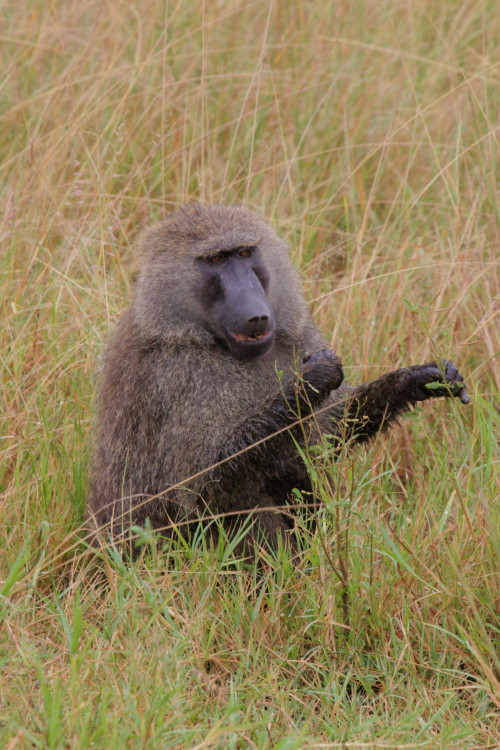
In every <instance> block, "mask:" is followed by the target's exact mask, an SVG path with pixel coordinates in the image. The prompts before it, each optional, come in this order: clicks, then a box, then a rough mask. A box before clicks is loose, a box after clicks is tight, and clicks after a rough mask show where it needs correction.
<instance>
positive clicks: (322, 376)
mask: <svg viewBox="0 0 500 750" xmlns="http://www.w3.org/2000/svg"><path fill="white" fill-rule="evenodd" d="M300 376H301V378H302V380H303V381H304V383H306V387H307V386H309V387H308V388H307V392H308V395H309V396H310V397H312V394H311V390H312V391H313V392H316V393H318V394H320V396H321V398H324V397H325V396H327V395H328V394H329V393H330V391H333V390H335V389H336V388H338V387H339V386H340V384H341V383H342V381H343V380H344V372H343V370H342V362H341V361H340V357H339V356H338V355H337V354H336V353H335V352H334V351H333V349H320V351H319V352H315V353H314V354H310V355H307V356H306V357H304V361H303V365H302V369H301V372H300ZM314 400H316V399H314Z"/></svg>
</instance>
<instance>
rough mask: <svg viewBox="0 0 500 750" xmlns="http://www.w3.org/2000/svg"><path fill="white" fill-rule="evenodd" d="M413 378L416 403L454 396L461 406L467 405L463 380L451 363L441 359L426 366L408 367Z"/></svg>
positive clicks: (467, 397)
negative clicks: (416, 393) (416, 394)
mask: <svg viewBox="0 0 500 750" xmlns="http://www.w3.org/2000/svg"><path fill="white" fill-rule="evenodd" d="M410 372H411V373H412V375H413V376H414V377H413V378H412V379H413V386H414V387H416V389H417V392H418V396H417V397H416V398H415V400H417V401H424V400H425V399H427V398H437V397H440V396H454V397H456V398H459V399H460V401H461V402H462V403H463V404H468V403H469V396H468V394H467V391H466V389H465V385H464V379H463V377H462V375H461V374H460V372H459V371H458V370H457V368H456V367H455V365H454V364H453V362H449V361H448V360H447V359H441V360H440V361H439V362H428V363H427V364H426V365H419V366H417V367H410Z"/></svg>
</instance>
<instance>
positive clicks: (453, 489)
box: [0, 0, 500, 750]
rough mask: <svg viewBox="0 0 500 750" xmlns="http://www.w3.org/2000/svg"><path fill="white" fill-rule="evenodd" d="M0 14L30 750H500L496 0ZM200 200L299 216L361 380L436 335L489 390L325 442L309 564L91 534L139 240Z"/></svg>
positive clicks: (15, 623)
mask: <svg viewBox="0 0 500 750" xmlns="http://www.w3.org/2000/svg"><path fill="white" fill-rule="evenodd" d="M0 13H1V17H2V26H1V30H0V41H1V47H2V53H1V55H2V87H1V93H0V97H1V98H0V102H1V104H0V125H1V133H2V138H1V142H0V149H1V151H0V153H1V159H0V208H1V211H0V213H1V214H2V216H3V218H2V220H1V221H0V234H1V244H0V248H1V249H0V264H1V265H0V272H1V276H0V278H1V282H0V283H1V294H0V308H1V316H2V326H1V330H0V366H1V370H0V372H1V375H0V388H1V401H2V407H3V408H2V413H1V415H0V457H1V458H0V491H1V504H0V632H1V640H0V669H1V685H2V688H1V691H0V745H1V746H2V747H5V748H9V749H13V748H31V747H40V748H67V747H71V748H86V747H102V748H114V747H120V748H121V747H148V748H150V747H151V748H167V747H172V748H198V749H200V750H201V748H247V747H248V748H261V749H262V750H263V749H264V748H266V749H270V748H275V749H276V750H278V748H279V749H280V750H284V749H285V748H287V749H289V748H334V747H339V748H340V747H345V748H366V747H381V748H384V747H385V748H396V747H401V748H422V747H428V748H452V747H456V748H465V747H467V748H497V747H498V746H499V744H500V711H499V709H500V659H499V656H498V654H499V630H500V618H499V591H500V586H499V583H500V577H499V548H500V539H499V525H500V524H499V521H500V517H499V503H498V497H499V494H500V464H499V450H498V435H499V427H500V417H499V403H500V395H499V394H500V368H499V366H498V364H499V351H500V347H499V339H500V337H499V333H498V332H499V330H500V325H499V310H500V307H499V300H500V275H499V250H498V247H499V240H500V216H499V209H498V188H497V185H498V179H499V173H498V171H499V170H498V165H499V159H498V139H499V126H498V122H499V116H500V60H499V57H498V50H499V49H500V18H499V16H498V12H497V7H496V4H495V3H494V2H492V1H491V2H490V1H489V0H481V2H479V1H477V2H464V3H460V4H458V5H457V4H456V3H453V2H452V1H451V0H444V2H441V3H433V2H431V1H430V0H421V2H418V3H410V2H408V3H392V2H386V3H377V2H375V0H359V2H356V3H336V4H333V3H332V4H330V3H321V2H319V1H318V0H310V1H309V2H308V1H306V0H302V1H301V2H297V3H286V2H283V1H282V0H274V2H271V0H255V1H253V0H250V2H241V1H240V0H235V2H233V3H222V2H214V3H195V2H191V1H189V0H188V1H186V0H184V2H168V1H167V0H165V2H164V3H157V2H151V0H145V2H142V3H140V4H139V3H137V2H135V0H118V2H111V3H102V2H94V0H89V2H85V3H81V2H77V1H76V0H64V2H62V1H61V0H53V1H52V2H51V3H44V2H39V1H38V0H18V2H11V0H6V2H4V3H2V5H1V8H0ZM194 198H196V199H201V200H207V201H218V200H223V201H227V202H229V201H232V200H242V201H244V202H245V203H247V204H249V205H251V206H254V207H256V208H257V209H259V210H260V211H261V212H262V213H263V214H264V215H265V216H268V217H269V218H270V220H271V221H272V222H273V223H274V224H275V225H276V226H277V227H278V228H279V231H280V232H281V234H282V235H283V236H284V237H286V239H287V240H288V241H289V243H290V245H291V248H292V253H293V257H294V260H295V262H296V263H297V265H298V267H299V268H300V271H301V274H302V278H303V280H304V285H305V290H306V294H307V297H308V299H309V300H310V304H311V308H312V310H313V313H314V316H315V319H316V320H317V322H318V323H319V324H320V325H321V327H322V329H323V330H324V332H325V334H326V335H327V336H328V338H329V339H330V340H331V342H332V345H333V346H334V347H335V348H336V350H337V351H338V352H339V353H340V355H341V357H342V359H343V362H344V366H345V371H346V373H347V376H348V379H349V380H350V381H352V382H356V381H358V382H360V381H362V380H366V379H369V378H372V377H375V376H377V375H378V374H380V373H382V372H385V371H387V370H389V369H394V368H395V367H397V366H400V365H402V364H412V363H419V362H425V361H428V360H429V359H432V358H433V357H434V356H435V355H436V354H437V355H444V356H447V357H449V358H451V359H453V360H454V361H455V362H456V363H457V364H458V365H459V367H460V369H461V371H462V372H463V374H464V376H465V378H466V381H467V386H468V389H469V392H470V393H471V397H472V398H471V405H470V406H469V407H467V408H462V407H461V405H460V404H457V403H455V402H451V401H449V402H448V401H447V402H442V401H441V402H436V403H434V404H432V405H430V404H429V405H428V406H426V407H425V408H423V409H419V410H417V411H415V412H413V413H411V414H409V415H408V416H407V417H406V418H404V419H403V420H402V423H401V425H400V427H399V428H397V429H396V430H394V431H393V432H392V433H391V435H390V436H389V437H385V438H383V439H382V438H381V439H378V440H377V441H376V443H374V444H373V445H372V446H370V447H369V449H367V450H365V451H362V452H357V453H354V454H352V455H350V456H349V457H347V456H346V457H345V458H344V459H343V460H341V461H340V462H339V463H338V464H337V465H333V466H332V465H331V459H330V457H329V455H328V451H327V450H324V451H322V450H318V451H316V453H315V454H314V455H313V456H312V458H311V460H312V462H313V464H314V465H313V468H314V471H315V472H316V486H317V492H318V493H319V494H320V495H321V497H322V499H323V501H324V507H323V509H322V511H321V515H320V523H319V532H318V534H317V535H316V536H314V537H313V538H310V539H309V538H306V537H307V533H306V532H304V552H303V556H302V559H301V562H300V564H299V565H298V566H296V567H294V566H293V565H292V564H291V563H290V560H289V559H288V558H287V555H286V553H284V552H281V553H279V554H278V555H277V557H276V559H274V560H269V561H268V564H266V565H265V566H264V568H263V569H254V568H252V566H245V565H243V564H241V562H239V561H238V560H237V559H235V557H234V555H231V542H227V543H226V544H224V543H221V544H220V546H219V547H218V548H217V549H212V548H211V547H210V546H209V545H207V544H205V540H204V538H203V535H201V534H200V535H199V536H198V538H197V539H196V540H195V542H194V543H193V546H192V547H191V548H188V549H185V548H183V547H182V546H179V545H173V546H171V548H169V549H168V550H166V551H165V552H164V554H162V555H158V554H156V553H155V552H154V551H149V552H147V550H146V551H145V554H144V556H143V558H142V559H141V560H140V561H139V562H138V563H136V564H134V565H132V564H126V563H124V562H123V561H122V559H121V558H120V556H119V554H118V553H117V552H116V550H114V549H112V548H110V549H109V550H108V553H107V554H106V556H104V557H102V558H96V556H95V555H94V554H91V553H89V552H88V551H87V550H86V549H85V547H84V546H83V545H82V543H81V541H80V539H79V535H78V528H79V525H80V523H81V521H82V517H83V507H84V500H85V483H86V472H87V463H88V455H89V445H90V427H91V418H92V417H91V415H92V409H93V407H92V399H93V393H94V390H95V375H94V373H95V369H96V364H97V361H98V355H99V351H100V350H101V346H102V343H103V340H104V339H105V337H106V336H107V333H108V331H109V328H110V325H111V324H112V322H113V321H114V320H115V319H116V317H117V315H118V314H119V312H120V311H121V310H122V309H123V308H124V306H125V305H126V302H127V299H128V298H129V295H130V279H131V277H132V274H133V271H134V268H135V267H136V263H137V259H136V258H135V255H134V250H133V241H134V237H135V236H136V234H137V232H138V231H139V230H140V229H141V228H142V227H143V226H145V225H147V224H149V223H150V222H151V221H153V220H155V219H157V218H159V217H161V216H162V215H164V213H165V212H168V211H169V210H170V209H172V208H173V207H175V206H176V205H178V204H179V203H181V202H184V201H186V200H190V199H194ZM332 474H333V477H334V479H333V482H332V487H333V489H332V487H330V484H329V483H328V476H332ZM146 536H147V535H146Z"/></svg>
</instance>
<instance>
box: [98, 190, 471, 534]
mask: <svg viewBox="0 0 500 750" xmlns="http://www.w3.org/2000/svg"><path fill="white" fill-rule="evenodd" d="M140 248H141V253H142V268H141V271H140V273H139V276H138V278H137V280H136V283H135V289H134V296H133V301H132V304H131V306H130V307H129V308H128V310H126V312H125V313H124V314H123V315H122V317H121V319H120V320H119V322H118V324H117V326H116V328H115V329H114V332H113V333H112V336H111V338H110V341H109V343H108V344H107V346H106V348H105V351H104V354H103V357H102V362H101V368H100V375H99V388H98V399H97V419H96V425H95V435H94V450H93V458H92V464H91V481H90V491H89V496H88V503H87V512H88V516H89V518H90V519H91V520H92V522H93V525H94V526H95V527H97V528H99V529H100V533H101V537H102V536H104V537H105V538H107V536H109V535H111V536H112V537H113V538H114V539H115V540H120V539H123V538H127V536H128V534H129V532H130V528H131V526H133V525H139V526H144V524H145V523H146V519H147V518H148V519H149V522H150V523H151V525H152V527H153V528H154V529H156V530H161V533H163V534H164V535H168V534H169V533H172V529H173V527H174V526H176V527H177V529H179V530H181V531H182V533H185V534H187V533H188V530H189V528H190V525H192V524H191V522H193V521H195V520H196V519H199V518H200V517H202V516H205V517H206V516H207V514H210V515H213V514H230V515H228V520H227V523H229V524H230V525H234V524H235V519H237V517H238V516H237V514H238V513H242V514H243V515H244V514H245V512H247V514H246V515H248V511H251V510H253V509H255V511H256V512H255V514H253V516H252V517H253V519H254V520H253V523H254V531H255V538H257V536H258V538H259V540H260V541H262V540H263V539H264V540H265V541H266V543H267V544H269V545H270V546H271V547H275V546H276V544H277V542H278V536H279V535H280V534H281V535H282V536H283V537H284V538H285V537H288V536H290V531H291V529H292V528H293V516H291V514H290V513H289V512H287V511H286V507H287V504H290V503H293V494H292V490H293V488H294V487H296V488H298V489H299V490H302V491H304V492H305V493H307V492H309V491H310V489H311V483H310V479H309V476H308V472H307V468H306V466H305V464H304V462H303V460H302V458H301V457H300V456H299V453H298V451H297V445H296V441H297V442H298V443H299V444H301V443H303V442H304V440H306V439H308V440H312V441H314V440H317V432H316V430H317V426H318V425H319V428H320V430H322V431H324V432H326V433H328V434H331V435H333V436H336V435H340V434H341V435H342V436H343V439H348V440H351V441H355V440H356V441H361V440H366V439H368V438H370V437H371V436H372V435H374V434H375V433H376V432H378V431H379V430H381V429H385V428H387V427H388V426H389V425H390V424H391V423H392V422H393V421H394V420H395V419H396V418H397V416H398V414H400V413H401V412H404V411H405V410H406V409H408V408H409V406H410V405H411V404H414V403H416V402H417V401H421V400H425V399H427V398H430V397H433V396H447V395H458V396H460V397H461V399H462V401H464V402H466V401H467V400H468V399H467V396H466V392H465V389H464V388H463V383H462V377H461V375H460V373H458V371H457V370H456V368H455V367H454V366H453V365H452V364H451V363H449V362H446V361H443V362H442V363H429V364H427V365H422V366H415V367H408V368H402V369H400V370H396V371H394V372H391V373H388V374H386V375H383V376H382V377H380V378H378V379H377V380H375V381H373V382H371V383H368V384H365V385H362V386H358V387H348V386H347V385H346V384H345V383H343V382H342V381H343V374H342V366H341V362H340V360H339V358H338V356H337V355H336V354H335V353H334V352H333V351H331V350H330V349H328V344H327V342H326V340H325V338H324V337H323V335H322V334H321V332H320V331H319V330H318V328H317V326H316V325H315V323H314V322H313V320H312V319H311V316H310V314H309V312H308V309H307V305H306V302H305V300H304V297H303V294H302V291H301V285H300V282H299V278H298V275H297V273H296V271H295V269H294V267H293V265H292V263H291V261H290V258H289V254H288V249H287V246H286V245H285V243H284V242H283V241H282V240H281V239H279V237H278V236H277V235H276V233H275V232H274V231H273V230H272V229H271V228H270V226H269V225H268V224H267V223H266V222H265V221H263V220H262V219H261V218H260V217H259V216H258V215H257V214H256V213H254V212H252V211H250V210H248V209H246V208H244V207H242V206H224V205H215V206H202V205H200V204H197V203H196V204H190V205H188V206H184V207H182V208H181V209H180V210H178V211H177V212H176V213H174V214H173V215H172V216H170V217H168V218H166V219H165V220H163V221H161V222H160V223H159V224H157V225H156V226H154V227H153V228H151V229H150V230H148V231H146V232H145V233H144V234H143V235H142V238H141V240H140ZM235 248H251V249H252V252H253V251H254V250H255V249H257V250H258V253H259V258H260V261H259V262H261V263H262V264H263V266H264V267H265V268H264V271H265V273H266V274H267V276H266V281H265V282H263V285H262V286H263V288H262V289H261V290H260V291H259V293H260V292H262V294H263V295H264V294H265V297H266V298H267V300H268V303H269V305H270V308H271V310H272V311H273V314H274V334H273V343H272V347H271V348H270V350H269V351H266V352H264V353H263V354H262V355H259V356H252V357H251V358H248V357H239V356H235V355H234V353H233V352H231V351H230V350H228V348H227V346H225V345H224V341H222V340H221V337H220V335H217V334H216V333H214V326H213V325H212V324H209V323H207V313H206V310H207V305H206V304H205V303H204V299H203V294H204V291H203V289H204V288H203V285H200V277H199V271H198V266H197V263H198V262H199V260H200V259H202V260H203V259H206V258H209V259H210V258H211V254H212V255H213V254H214V253H220V252H222V253H230V252H233V251H234V249H235ZM243 254H244V253H243ZM224 257H226V256H224ZM228 257H231V258H232V257H233V256H232V255H231V256H228ZM215 260H217V259H215ZM252 278H253V277H252ZM219 292H220V290H219ZM219 296H220V295H219ZM252 320H253V318H252ZM266 335H267V334H266ZM233 343H234V342H233ZM251 346H253V344H252V342H251ZM435 381H441V382H442V383H443V385H442V387H440V388H439V387H438V388H436V387H434V389H431V390H429V389H426V388H425V385H426V384H428V383H431V382H435ZM443 381H445V382H443ZM325 407H330V408H327V409H325ZM313 410H319V413H318V414H314V415H313V417H314V418H312V419H311V418H310V419H306V421H305V422H304V423H302V424H299V425H297V424H296V422H297V418H298V416H300V417H302V418H304V417H308V416H309V415H311V413H312V412H313ZM290 426H291V429H288V430H286V429H285V430H283V428H287V427H290ZM279 430H282V432H280V433H279V434H278V435H275V436H274V437H271V438H270V439H267V440H265V441H264V442H261V443H260V444H258V445H257V446H254V447H252V448H250V449H249V450H245V449H246V448H248V447H249V446H252V445H253V444H254V443H256V442H258V441H259V440H262V439H265V438H269V436H271V435H273V434H274V433H276V432H277V431H279ZM242 451H243V452H242ZM228 457H230V458H229V460H227V461H224V459H227V458H228ZM220 462H222V463H220ZM169 488H173V489H170V490H169ZM259 509H261V511H260V512H259ZM273 509H275V510H273Z"/></svg>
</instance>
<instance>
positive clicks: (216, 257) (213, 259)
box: [210, 253, 222, 263]
mask: <svg viewBox="0 0 500 750" xmlns="http://www.w3.org/2000/svg"><path fill="white" fill-rule="evenodd" d="M221 260H222V255H221V254H220V253H219V254H218V255H211V256H210V263H218V262H219V261H221Z"/></svg>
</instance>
